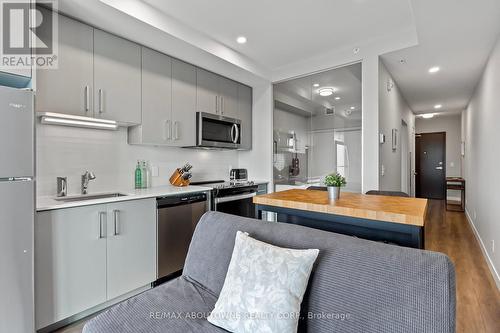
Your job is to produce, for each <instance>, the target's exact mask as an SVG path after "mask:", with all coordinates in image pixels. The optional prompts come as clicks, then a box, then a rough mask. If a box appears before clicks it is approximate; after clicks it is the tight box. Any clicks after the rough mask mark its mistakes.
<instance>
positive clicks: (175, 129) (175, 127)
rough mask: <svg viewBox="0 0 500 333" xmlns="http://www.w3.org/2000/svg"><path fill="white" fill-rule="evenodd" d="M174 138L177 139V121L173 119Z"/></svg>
mask: <svg viewBox="0 0 500 333" xmlns="http://www.w3.org/2000/svg"><path fill="white" fill-rule="evenodd" d="M174 139H175V140H179V122H178V121H174Z"/></svg>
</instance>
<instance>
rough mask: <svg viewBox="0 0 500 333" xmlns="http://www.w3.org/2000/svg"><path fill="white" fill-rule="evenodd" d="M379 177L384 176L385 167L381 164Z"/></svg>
mask: <svg viewBox="0 0 500 333" xmlns="http://www.w3.org/2000/svg"><path fill="white" fill-rule="evenodd" d="M380 175H381V176H382V177H383V176H385V166H384V165H383V164H382V165H381V166H380Z"/></svg>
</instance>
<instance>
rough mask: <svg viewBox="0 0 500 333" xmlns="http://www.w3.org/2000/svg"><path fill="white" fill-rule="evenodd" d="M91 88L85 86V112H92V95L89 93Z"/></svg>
mask: <svg viewBox="0 0 500 333" xmlns="http://www.w3.org/2000/svg"><path fill="white" fill-rule="evenodd" d="M89 90H90V87H89V86H85V90H84V104H85V112H89V111H90V93H89Z"/></svg>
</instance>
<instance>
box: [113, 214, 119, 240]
mask: <svg viewBox="0 0 500 333" xmlns="http://www.w3.org/2000/svg"><path fill="white" fill-rule="evenodd" d="M119 218H120V211H119V210H118V209H114V210H113V229H114V230H113V235H114V236H118V235H119V234H120V232H119V230H118V227H119V223H120V220H119Z"/></svg>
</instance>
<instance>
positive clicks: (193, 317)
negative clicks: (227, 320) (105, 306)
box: [83, 276, 225, 333]
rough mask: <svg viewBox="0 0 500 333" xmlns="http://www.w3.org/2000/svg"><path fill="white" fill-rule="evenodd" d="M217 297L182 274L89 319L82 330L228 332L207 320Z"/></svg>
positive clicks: (111, 332) (101, 332)
mask: <svg viewBox="0 0 500 333" xmlns="http://www.w3.org/2000/svg"><path fill="white" fill-rule="evenodd" d="M216 300H217V297H216V296H215V295H214V294H213V293H211V292H208V291H207V290H206V289H204V288H203V287H201V286H199V285H198V284H196V283H193V282H192V281H189V279H187V278H186V277H182V276H181V277H179V278H177V279H175V280H172V281H169V282H167V283H165V284H163V285H160V286H158V287H156V288H154V289H151V290H148V291H146V292H144V293H142V294H140V295H138V296H136V297H133V298H130V299H128V300H126V301H124V302H122V303H119V304H118V305H115V306H113V307H111V308H110V309H109V310H107V311H106V312H103V313H101V314H100V315H98V316H97V317H95V318H93V319H92V320H90V321H89V322H87V324H86V325H85V327H84V329H83V332H84V333H123V332H134V333H141V332H142V333H165V332H207V333H220V332H225V331H224V330H223V329H220V328H218V327H216V326H214V325H212V324H210V323H209V322H208V321H207V320H206V318H207V317H208V315H209V313H210V311H211V310H212V309H213V307H214V305H215V302H216Z"/></svg>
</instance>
